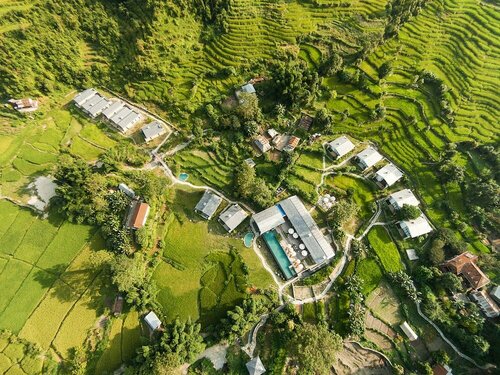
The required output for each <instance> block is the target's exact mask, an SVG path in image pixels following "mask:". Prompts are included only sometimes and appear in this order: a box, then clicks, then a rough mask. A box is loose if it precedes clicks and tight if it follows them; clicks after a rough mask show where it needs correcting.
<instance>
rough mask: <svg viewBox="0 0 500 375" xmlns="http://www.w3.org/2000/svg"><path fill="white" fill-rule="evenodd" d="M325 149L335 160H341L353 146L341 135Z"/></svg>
mask: <svg viewBox="0 0 500 375" xmlns="http://www.w3.org/2000/svg"><path fill="white" fill-rule="evenodd" d="M326 148H327V150H328V151H330V153H331V154H332V155H333V156H334V157H335V158H341V157H342V156H344V155H347V154H348V153H349V152H351V151H352V150H354V144H353V143H352V142H351V140H350V139H349V138H347V137H346V136H345V135H343V136H342V137H339V138H337V139H335V140H333V141H331V142H330V143H328V145H327V146H326Z"/></svg>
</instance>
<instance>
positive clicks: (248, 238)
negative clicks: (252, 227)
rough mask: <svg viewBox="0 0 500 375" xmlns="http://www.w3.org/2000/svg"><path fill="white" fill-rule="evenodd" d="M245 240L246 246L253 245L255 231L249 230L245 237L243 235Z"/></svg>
mask: <svg viewBox="0 0 500 375" xmlns="http://www.w3.org/2000/svg"><path fill="white" fill-rule="evenodd" d="M243 241H244V242H245V246H246V247H250V246H252V241H253V233H252V232H248V233H247V234H245V237H243Z"/></svg>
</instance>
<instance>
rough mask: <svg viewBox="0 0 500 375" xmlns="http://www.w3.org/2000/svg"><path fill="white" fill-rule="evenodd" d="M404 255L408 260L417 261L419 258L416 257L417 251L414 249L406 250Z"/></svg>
mask: <svg viewBox="0 0 500 375" xmlns="http://www.w3.org/2000/svg"><path fill="white" fill-rule="evenodd" d="M406 255H407V256H408V259H409V260H418V259H419V257H418V255H417V251H416V250H415V249H406Z"/></svg>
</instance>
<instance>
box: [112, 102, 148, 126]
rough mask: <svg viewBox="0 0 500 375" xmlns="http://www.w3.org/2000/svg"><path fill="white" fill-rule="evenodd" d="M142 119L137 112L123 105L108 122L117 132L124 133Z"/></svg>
mask: <svg viewBox="0 0 500 375" xmlns="http://www.w3.org/2000/svg"><path fill="white" fill-rule="evenodd" d="M142 119H143V116H142V115H141V114H140V113H139V111H137V110H136V109H132V108H130V107H128V106H126V105H125V106H123V107H122V108H121V109H120V110H119V111H117V112H116V113H115V114H114V115H113V116H112V117H111V119H110V121H111V123H112V124H113V125H114V126H115V127H116V128H117V129H118V130H119V131H121V132H122V133H125V132H126V131H127V130H130V129H131V128H132V127H133V126H134V125H135V124H137V123H138V122H139V121H141V120H142Z"/></svg>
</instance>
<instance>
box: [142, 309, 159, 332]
mask: <svg viewBox="0 0 500 375" xmlns="http://www.w3.org/2000/svg"><path fill="white" fill-rule="evenodd" d="M144 322H146V324H147V325H148V327H149V329H150V330H151V331H156V330H157V329H160V328H161V320H160V319H159V318H158V316H157V315H156V314H155V313H154V311H150V312H149V313H148V314H147V315H146V316H145V317H144Z"/></svg>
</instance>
